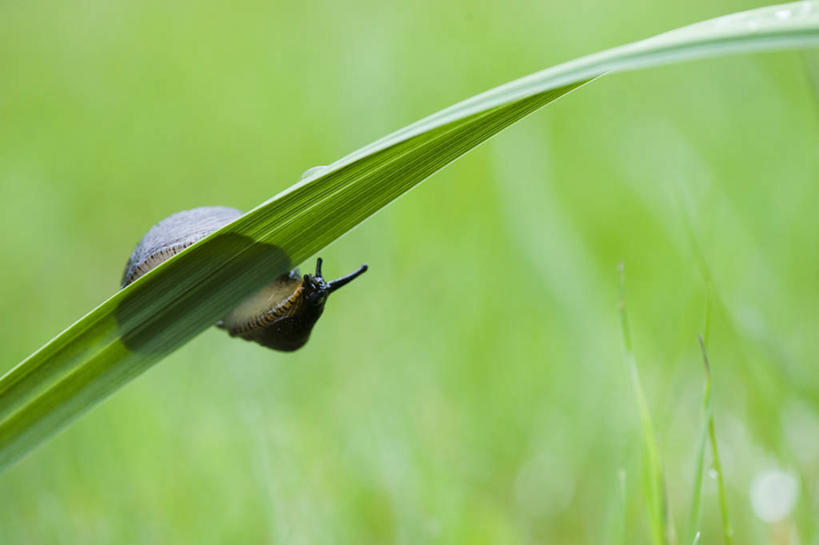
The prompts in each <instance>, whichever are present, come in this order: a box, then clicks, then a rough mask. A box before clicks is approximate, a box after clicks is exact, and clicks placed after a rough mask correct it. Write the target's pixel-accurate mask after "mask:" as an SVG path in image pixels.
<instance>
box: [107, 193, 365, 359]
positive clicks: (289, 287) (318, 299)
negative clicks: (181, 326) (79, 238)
mask: <svg viewBox="0 0 819 545" xmlns="http://www.w3.org/2000/svg"><path fill="white" fill-rule="evenodd" d="M241 215H242V213H241V212H240V211H239V210H236V209H235V208H227V207H223V206H206V207H201V208H194V209H193V210H185V211H182V212H177V213H176V214H173V215H171V216H168V217H167V218H165V219H163V220H162V221H160V222H159V223H157V224H156V225H154V226H153V227H151V229H150V230H148V232H147V233H145V236H144V237H142V240H140V241H139V243H138V244H137V245H136V248H134V251H133V252H131V257H130V258H129V259H128V264H127V265H126V267H125V273H124V274H123V276H122V287H123V288H124V287H125V286H127V285H128V284H130V283H131V282H133V281H135V280H136V279H137V278H139V277H140V276H142V275H143V274H145V273H147V272H148V271H150V270H151V269H153V268H154V267H156V266H157V265H159V264H160V263H162V262H163V261H165V260H166V259H168V258H170V257H171V256H174V255H176V254H178V253H179V252H181V251H182V250H184V249H185V248H187V247H188V246H190V245H191V244H193V243H195V242H197V241H199V240H201V239H203V238H205V237H206V236H208V235H209V234H211V233H213V232H214V231H216V230H218V229H220V228H221V227H224V226H225V225H227V224H228V223H230V222H231V221H233V220H235V219H236V218H238V217H239V216H241ZM321 265H322V260H321V258H319V259H318V261H317V262H316V273H315V274H305V275H304V276H300V275H299V271H298V269H293V270H292V271H290V272H289V273H287V274H283V275H281V276H279V277H277V278H275V279H273V281H272V282H271V283H270V284H268V285H267V286H265V287H264V288H263V289H262V290H261V291H259V292H258V293H256V294H254V295H253V296H251V297H249V298H248V299H246V300H244V301H242V302H241V303H240V304H239V305H238V306H237V307H236V308H235V309H234V310H233V311H232V312H231V313H230V314H228V315H227V316H225V317H224V318H223V319H222V320H221V321H220V322H219V323H217V324H216V325H217V326H218V327H221V328H222V329H226V330H227V332H228V333H229V334H230V336H231V337H241V338H243V339H245V340H248V341H254V342H257V343H259V344H261V345H262V346H266V347H268V348H272V349H274V350H281V351H285V352H292V351H293V350H298V349H299V348H301V347H302V346H304V345H305V343H307V340H308V339H309V338H310V333H311V332H312V330H313V326H314V325H315V324H316V322H317V321H318V319H319V318H320V317H321V314H322V312H323V311H324V304H325V303H326V302H327V297H328V296H329V295H330V294H331V293H333V292H334V291H336V290H337V289H339V288H340V287H342V286H344V285H345V284H347V283H349V282H350V281H351V280H353V279H354V278H356V277H358V276H359V275H361V274H362V273H364V272H365V271H366V270H367V265H362V266H361V267H360V268H359V269H358V270H356V271H354V272H352V273H350V274H348V275H346V276H343V277H341V278H339V279H337V280H333V281H332V282H326V281H325V280H324V277H323V276H322V274H321Z"/></svg>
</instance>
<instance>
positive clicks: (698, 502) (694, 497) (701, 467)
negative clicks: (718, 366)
mask: <svg viewBox="0 0 819 545" xmlns="http://www.w3.org/2000/svg"><path fill="white" fill-rule="evenodd" d="M706 315H707V314H706ZM706 321H707V320H706ZM699 341H700V346H701V348H702V353H703V356H705V341H703V339H702V337H699ZM704 362H705V393H704V394H703V405H704V407H705V411H704V414H705V417H704V419H703V426H702V434H701V435H700V442H699V446H698V447H697V459H696V460H697V461H696V464H695V466H694V490H693V491H692V493H691V509H690V511H689V518H688V537H687V540H686V542H687V543H690V544H691V545H696V543H698V542H699V540H700V538H701V537H700V530H699V526H700V520H701V514H702V480H703V479H702V478H703V474H704V473H705V446H706V445H707V444H708V430H709V423H710V422H711V410H712V409H711V370H710V368H709V367H708V363H707V362H708V359H707V358H705V359H704Z"/></svg>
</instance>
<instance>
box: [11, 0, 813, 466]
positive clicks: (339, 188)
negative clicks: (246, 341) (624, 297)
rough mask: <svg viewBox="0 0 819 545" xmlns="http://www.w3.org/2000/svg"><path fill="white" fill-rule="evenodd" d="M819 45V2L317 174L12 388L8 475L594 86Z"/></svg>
mask: <svg viewBox="0 0 819 545" xmlns="http://www.w3.org/2000/svg"><path fill="white" fill-rule="evenodd" d="M783 14H785V15H786V16H784V17H783ZM813 45H819V2H817V1H816V0H812V1H808V2H799V3H795V4H789V5H783V6H774V7H768V8H761V9H757V10H752V11H749V12H744V13H738V14H734V15H730V16H727V17H720V18H718V19H714V20H711V21H706V22H703V23H699V24H696V25H691V26H688V27H685V28H681V29H678V30H675V31H672V32H668V33H665V34H661V35H658V36H656V37H654V38H650V39H648V40H642V41H639V42H635V43H632V44H628V45H625V46H621V47H617V48H613V49H610V50H607V51H603V52H601V53H597V54H594V55H589V56H587V57H583V58H580V59H576V60H574V61H570V62H567V63H565V64H561V65H558V66H555V67H553V68H549V69H547V70H544V71H541V72H538V73H535V74H532V75H530V76H527V77H524V78H521V79H518V80H515V81H513V82H510V83H507V84H505V85H502V86H500V87H497V88H495V89H492V90H490V91H487V92H485V93H482V94H480V95H476V96H475V97H472V98H470V99H467V100H465V101H463V102H461V103H459V104H456V105H454V106H451V107H449V108H446V109H444V110H442V111H440V112H438V113H436V114H433V115H431V116H429V117H427V118H425V119H422V120H420V121H418V122H416V123H413V124H411V125H409V126H407V127H405V128H403V129H401V130H399V131H396V132H394V133H392V134H390V135H388V136H386V137H384V138H382V139H380V140H377V141H376V142H374V143H372V144H370V145H368V146H365V147H363V148H361V149H360V150H357V151H355V152H353V153H352V154H350V155H348V156H346V157H344V158H342V159H340V160H339V161H336V162H335V163H333V164H332V165H330V166H328V167H327V168H325V169H322V170H320V171H314V172H313V173H311V174H310V175H309V176H307V177H305V178H304V179H303V180H301V181H299V182H298V183H297V184H295V185H294V186H292V187H290V188H289V189H287V190H286V191H284V192H282V193H281V194H279V195H277V196H275V197H274V198H272V199H270V200H269V201H267V202H265V203H263V204H261V205H260V206H258V207H257V208H255V209H254V210H252V211H250V212H249V213H247V214H245V215H244V216H242V217H241V218H239V219H237V220H236V221H235V222H233V223H232V224H230V225H228V226H226V227H224V228H223V229H221V230H220V231H218V232H217V233H214V234H213V235H211V236H210V237H208V238H206V239H204V240H203V241H201V242H199V243H197V244H195V245H193V246H191V247H190V248H188V249H187V250H185V251H183V252H181V253H180V254H178V255H176V256H174V257H173V258H171V259H169V260H168V261H167V262H165V263H163V264H162V265H160V266H159V267H157V268H156V269H154V270H153V271H151V272H150V273H148V274H146V275H145V276H143V277H142V278H141V279H140V280H138V281H137V282H134V283H133V284H131V285H130V286H128V287H127V288H126V289H124V290H122V291H121V292H119V293H117V294H115V295H114V296H113V297H111V298H110V299H109V300H108V301H106V302H104V303H103V304H102V305H100V306H99V307H97V308H96V309H94V310H93V311H91V312H90V313H89V314H87V315H86V316H85V317H83V318H82V319H80V320H79V321H78V322H76V323H75V324H74V325H72V326H71V327H69V328H68V329H67V330H65V331H64V332H63V333H61V334H60V335H58V336H57V337H55V338H54V339H52V340H51V341H50V342H49V343H48V344H46V345H45V346H44V347H43V348H41V349H40V350H39V351H37V352H35V353H34V354H33V355H31V356H30V357H29V358H27V359H26V360H24V361H23V362H22V363H20V364H19V365H18V366H17V367H15V368H14V369H12V370H11V371H10V372H8V373H7V374H6V375H5V376H4V377H3V378H2V379H0V419H2V420H0V468H2V467H5V466H7V465H8V464H9V463H11V462H12V461H13V460H15V459H17V458H18V457H20V456H22V455H23V454H24V453H26V452H27V451H28V450H30V449H31V448H32V447H33V446H34V445H36V444H37V443H38V442H40V441H42V440H43V439H44V438H46V437H48V436H49V435H51V434H53V433H55V432H56V431H57V430H59V429H60V428H62V427H63V426H64V425H66V424H67V423H68V422H69V421H71V420H72V419H73V418H76V417H77V416H78V415H79V414H81V413H82V412H83V411H85V410H87V409H88V408H90V407H91V406H93V405H94V404H96V403H98V402H100V401H101V400H102V399H104V398H105V397H106V396H108V395H110V394H111V393H112V392H113V391H115V390H116V389H117V388H119V387H121V386H122V385H124V384H125V383H127V382H128V381H129V380H131V379H132V378H133V377H135V376H137V375H139V374H140V373H141V372H143V371H144V370H145V369H147V368H148V367H150V366H151V365H152V364H153V363H155V362H156V361H158V360H160V359H161V358H162V357H163V356H165V355H166V354H168V353H170V352H171V351H173V350H174V349H176V348H177V347H179V346H181V345H182V344H184V343H185V342H187V341H188V340H190V339H191V338H193V337H194V336H195V335H196V334H198V333H199V332H201V331H203V330H204V329H205V328H207V327H208V326H209V325H210V324H213V323H214V322H215V321H216V320H218V319H219V318H220V317H221V316H223V315H224V314H226V313H227V312H228V311H229V310H230V309H231V308H232V307H233V306H235V304H236V302H237V301H241V300H242V299H243V298H245V297H247V296H248V295H250V294H251V293H253V292H254V291H257V290H258V289H260V288H261V287H262V286H263V285H264V284H265V283H267V282H268V281H269V280H270V278H273V277H274V276H276V275H277V274H280V273H282V272H285V271H287V270H288V269H289V268H291V267H292V266H293V265H295V264H298V263H299V262H301V261H303V260H304V259H306V258H307V257H309V256H310V255H312V254H313V253H315V252H317V251H318V250H320V249H321V248H323V247H324V246H326V245H327V244H329V243H330V242H332V241H333V240H335V239H337V238H339V237H340V236H342V235H343V234H344V233H346V232H347V231H349V230H350V229H352V228H353V227H354V226H356V225H357V224H358V223H360V222H361V221H363V220H364V219H366V218H367V217H369V216H371V215H372V214H374V213H375V212H377V211H378V210H379V209H381V208H383V207H384V206H386V205H387V204H388V203H390V202H391V201H393V200H394V199H396V198H397V197H399V196H400V195H401V194H403V193H405V192H406V191H408V190H409V189H411V188H412V187H414V186H415V185H417V184H418V183H419V182H421V181H422V180H424V179H425V178H426V177H428V176H430V175H431V174H433V173H434V172H435V171H437V170H439V169H441V168H443V167H444V166H446V165H447V164H448V163H450V162H452V161H454V160H455V159H457V158H458V157H460V156H461V155H463V154H465V153H466V152H468V151H469V150H470V149H472V148H474V147H475V146H477V145H478V144H480V143H481V142H484V141H485V140H487V139H488V138H490V137H491V136H492V135H494V134H496V133H497V132H499V131H501V130H503V129H504V128H506V127H508V126H509V125H511V124H512V123H514V122H515V121H517V120H519V119H521V118H523V117H525V116H527V115H528V114H530V113H532V112H533V111H535V110H537V109H539V108H541V107H542V106H544V105H546V104H548V103H549V102H552V101H554V100H556V99H557V98H559V97H560V96H563V95H565V94H567V93H569V92H570V91H572V90H574V89H576V88H578V87H579V86H581V85H583V84H584V83H586V82H588V81H590V80H592V79H594V78H596V77H598V76H600V75H602V74H605V73H610V72H615V71H624V70H633V69H637V68H645V67H648V66H656V65H661V64H667V63H670V62H681V61H684V60H690V59H696V58H702V57H708V56H715V55H725V54H730V53H739V52H751V51H762V50H774V49H783V48H794V47H809V46H813Z"/></svg>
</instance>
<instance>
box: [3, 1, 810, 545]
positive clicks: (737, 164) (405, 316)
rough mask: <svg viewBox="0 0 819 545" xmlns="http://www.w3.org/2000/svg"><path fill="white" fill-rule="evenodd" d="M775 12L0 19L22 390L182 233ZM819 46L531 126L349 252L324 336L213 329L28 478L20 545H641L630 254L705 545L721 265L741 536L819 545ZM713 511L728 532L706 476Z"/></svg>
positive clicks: (725, 385)
mask: <svg viewBox="0 0 819 545" xmlns="http://www.w3.org/2000/svg"><path fill="white" fill-rule="evenodd" d="M760 5H763V4H762V3H760V2H743V1H739V0H734V1H724V0H717V1H714V0H710V1H705V0H695V1H692V2H685V3H682V2H680V3H667V2H649V1H646V0H623V1H620V2H611V1H603V0H579V1H577V2H563V3H552V2H515V1H510V2H489V1H485V0H484V1H461V2H440V1H431V0H421V1H417V2H413V3H407V4H404V5H395V6H389V5H385V4H384V3H381V2H346V3H338V2H331V1H324V2H307V3H305V4H299V3H295V2H292V3H279V4H276V3H268V2H254V1H243V2H235V3H228V2H224V3H220V2H174V3H168V2H159V1H146V2H107V3H105V2H70V3H68V2H67V3H59V2H58V3H54V2H44V1H41V0H35V1H31V2H14V1H11V2H9V1H7V2H2V3H0V228H2V231H3V236H2V237H0V256H2V273H0V274H2V282H0V313H2V315H3V316H4V317H5V318H4V321H3V323H4V327H2V328H0V372H5V371H6V370H8V369H10V368H11V367H12V366H13V365H15V364H16V363H17V362H18V361H20V360H21V359H23V358H24V357H26V356H27V355H28V354H29V353H31V352H32V351H33V350H35V349H36V348H37V347H39V346H40V345H41V344H43V343H44V342H46V341H47V340H48V339H50V338H51V337H52V336H54V335H56V334H57V333H58V332H59V331H61V330H62V329H63V328H65V327H66V326H67V325H69V324H70V323H72V322H73V321H74V320H76V319H77V318H79V317H80V316H82V315H83V314H84V313H85V312H87V311H88V310H90V309H91V308H93V307H94V306H96V305H97V304H99V303H101V302H102V301H103V300H105V299H106V298H107V297H108V296H109V295H111V294H112V293H113V292H114V291H115V290H116V289H117V288H118V283H119V279H120V275H121V273H122V269H123V267H124V265H125V261H126V258H127V256H128V254H129V253H130V251H131V249H132V248H133V246H134V244H135V243H136V242H137V240H138V239H139V238H140V237H141V236H142V234H143V233H144V232H145V231H146V230H147V229H148V228H149V227H150V226H151V225H152V224H154V223H155V222H156V221H158V220H159V219H161V218H163V217H165V216H166V215H168V214H171V213H173V212H176V211H179V210H182V209H187V208H192V207H196V206H203V205H217V204H220V205H227V206H234V207H238V208H241V209H249V208H251V207H253V206H255V205H256V204H258V203H259V202H261V201H263V200H265V199H267V198H268V197H270V196H272V195H274V194H275V193H277V192H279V191H280V190H282V189H284V188H285V187H287V186H288V185H290V184H292V183H293V182H294V181H296V180H297V179H298V177H299V175H300V174H301V172H302V171H304V170H305V169H307V168H309V167H311V166H313V165H316V164H325V163H328V162H330V161H333V160H335V159H337V158H338V157H340V156H342V155H344V154H346V153H348V152H350V151H352V150H354V149H356V148H358V147H360V146H362V145H364V144H366V143H368V142H370V141H372V140H375V139H376V138H378V137H380V136H382V135H384V134H386V133H388V132H390V131H392V130H394V129H397V128H399V127H401V126H403V125H406V124H408V123H410V122H412V121H414V120H416V119H418V118H420V117H422V116H424V115H426V114H429V113H431V112H433V111H435V110H437V109H440V108H442V107H444V106H447V105H449V104H451V103H453V102H456V101H458V100H460V99H462V98H465V97H467V96H470V95H472V94H475V93H477V92H479V91H482V90H484V89H486V88H488V87H490V86H493V85H497V84H500V83H503V82H504V81H507V80H509V79H512V78H515V77H518V76H521V75H524V74H527V73H529V72H532V71H535V70H537V69H540V68H544V67H547V66H550V65H552V64H556V63H558V62H561V61H564V60H568V59H571V58H574V57H576V56H579V55H582V54H585V53H590V52H594V51H596V50H599V49H603V48H606V47H610V46H613V45H617V44H620V43H624V42H628V41H632V40H635V39H638V38H643V37H647V36H649V35H652V34H655V33H658V32H661V31H664V30H668V29H671V28H675V27H678V26H681V25H684V24H687V23H692V22H696V21H698V20H701V19H705V18H709V17H714V16H717V15H721V14H725V13H729V12H732V11H738V10H742V9H748V8H752V7H757V6H760ZM811 55H814V56H811ZM815 59H816V57H815V53H813V54H804V53H795V52H789V53H775V54H763V55H754V56H740V57H731V58H726V59H718V60H710V61H702V62H696V63H689V64H685V65H679V66H673V67H666V68H660V69H652V70H648V71H644V72H635V73H629V74H625V75H617V76H613V77H608V78H604V79H602V80H600V81H598V82H595V83H593V84H591V85H589V86H587V87H585V88H583V89H581V90H579V91H578V92H576V93H574V94H571V95H569V96H568V97H566V98H565V99H562V100H560V101H559V102H558V103H557V104H554V105H552V106H549V107H547V108H546V109H545V110H544V111H543V112H539V113H537V114H535V115H534V116H533V117H531V118H530V119H527V120H525V121H524V122H522V123H520V124H519V125H517V126H515V127H513V128H511V129H510V130H508V131H506V132H505V133H502V134H501V135H500V136H499V137H497V138H496V139H494V140H493V141H491V142H490V143H489V144H487V145H484V146H482V147H480V148H479V149H478V150H476V151H475V152H473V153H471V154H469V155H468V156H467V157H465V158H463V159H461V160H460V161H458V162H456V163H455V164H454V165H452V166H451V167H449V168H447V169H445V170H444V171H443V172H441V173H439V174H437V175H436V176H434V177H433V178H432V179H431V180H430V181H428V182H427V183H425V184H423V186H422V187H421V188H419V189H418V190H416V191H413V192H411V193H410V194H409V195H408V196H406V197H405V198H403V199H401V200H400V201H399V202H398V203H396V204H395V205H393V206H391V207H389V209H388V210H387V211H386V212H383V213H381V214H378V215H377V216H376V217H374V218H373V219H371V220H370V221H368V222H366V223H365V224H363V225H362V226H361V227H359V228H358V229H356V230H355V231H353V232H352V233H350V234H349V235H347V236H346V237H344V238H343V239H341V240H340V241H338V242H337V243H336V244H334V245H333V246H332V247H330V248H328V249H327V250H326V251H324V252H322V256H323V257H324V258H325V259H326V264H325V271H326V273H327V274H328V276H336V275H339V274H341V273H345V272H347V271H349V270H352V269H353V268H354V267H356V266H357V265H359V264H360V263H361V262H367V263H369V264H370V267H371V270H370V272H369V273H367V275H366V276H365V277H364V278H362V279H361V280H359V281H358V282H356V283H355V284H354V285H352V286H351V287H349V288H346V289H345V290H344V291H342V292H340V294H339V295H336V296H334V297H333V299H332V301H331V302H330V303H329V305H328V308H327V312H326V313H325V317H324V318H323V319H322V320H321V322H320V323H319V324H318V326H317V328H316V331H315V332H314V337H313V339H312V341H311V342H310V343H309V344H308V345H307V347H306V348H305V349H303V350H301V351H300V352H297V353H294V354H280V353H274V352H271V351H267V350H264V349H262V348H260V347H259V346H256V345H251V344H249V343H243V342H239V341H236V340H230V339H228V338H227V336H226V335H225V334H224V333H223V332H220V331H217V330H216V329H212V330H210V331H208V332H206V333H205V334H203V335H202V336H200V337H199V338H197V339H196V340H195V341H193V342H191V343H189V344H188V345H187V346H185V347H184V348H183V349H181V350H179V351H177V352H176V353H174V354H173V355H172V356H170V357H168V358H167V359H166V360H164V361H163V362H161V364H159V365H157V366H156V367H155V368H153V369H151V370H150V371H149V372H148V373H146V374H145V375H144V376H142V377H140V378H139V379H137V380H136V381H134V382H133V383H132V384H130V385H129V386H127V387H126V388H125V389H123V390H121V391H120V392H118V393H117V394H116V395H114V396H113V397H112V398H111V399H109V400H108V401H106V402H105V403H104V404H102V405H101V406H99V407H97V408H96V409H94V410H93V411H92V412H91V413H89V414H87V415H86V416H84V417H83V418H82V419H80V420H79V421H78V422H76V423H75V424H74V425H72V426H70V427H69V428H68V429H67V430H66V431H64V432H63V433H61V434H60V435H58V436H57V437H56V438H55V439H53V440H51V441H49V442H47V443H46V444H44V445H43V446H41V447H40V448H38V449H37V450H36V451H35V452H33V453H32V454H31V455H29V456H28V457H27V458H25V459H24V460H23V461H21V462H19V463H18V464H16V465H15V466H13V467H11V468H9V469H8V470H6V471H5V472H4V473H3V474H2V475H0V543H3V544H4V545H5V544H16V543H27V544H33V543H85V544H95V543H100V544H103V543H106V544H107V543H146V544H156V543H201V544H208V543H294V544H301V543H328V544H330V543H401V544H416V543H475V544H480V543H487V544H489V543H492V544H495V543H557V544H560V543H565V544H575V543H611V542H616V541H617V540H619V539H621V536H623V535H624V538H623V540H624V542H626V543H643V542H647V541H648V539H649V537H648V517H647V515H646V510H645V498H644V496H643V494H642V491H641V484H640V471H639V467H640V428H639V418H638V414H637V410H636V401H635V398H634V396H633V393H632V390H631V385H630V383H629V381H628V377H627V374H626V372H625V368H624V366H623V363H622V337H621V334H620V328H619V322H618V317H617V313H616V300H617V276H616V266H617V263H618V262H620V261H623V262H625V264H626V271H627V292H628V296H627V297H628V307H629V312H630V316H631V320H632V328H633V338H634V344H635V354H636V358H637V362H638V365H639V367H640V370H641V373H642V377H643V381H644V386H645V389H646V392H647V397H648V401H649V403H650V406H651V409H652V413H653V418H654V424H655V427H656V429H657V435H658V441H659V447H660V451H661V455H662V456H663V461H664V465H665V473H666V478H667V482H668V492H669V498H670V502H671V509H672V511H673V514H674V518H675V521H676V523H677V529H678V532H679V533H680V534H682V536H684V530H685V525H684V521H685V520H686V519H687V516H688V506H689V502H690V495H691V491H692V477H693V472H694V463H695V456H696V450H697V444H698V441H699V437H700V433H701V428H702V425H701V422H702V408H701V407H702V389H703V382H704V373H703V367H702V363H701V359H700V355H699V349H698V346H697V341H696V335H697V334H698V333H700V332H702V331H703V327H704V315H705V306H706V287H705V286H706V284H705V279H704V274H703V268H704V265H703V263H705V266H707V268H708V269H709V270H710V272H711V274H712V276H713V280H714V293H715V302H714V316H713V324H712V329H711V347H710V348H711V350H710V355H711V360H712V366H713V376H714V385H713V395H714V403H715V412H716V425H717V434H718V435H719V438H720V444H719V446H720V449H721V454H722V457H723V464H724V466H725V478H726V481H727V486H728V493H729V498H728V499H729V510H730V514H731V517H732V520H733V523H734V527H735V529H736V534H737V538H736V542H737V543H810V544H817V543H819V370H817V357H818V356H819V311H817V308H818V307H819V250H818V249H817V248H818V247H819V245H818V244H817V243H818V242H819V214H818V213H817V206H819V184H817V183H816V181H817V176H819V153H817V147H818V146H819V108H817V98H816V94H815V82H812V80H811V77H810V67H811V66H813V67H814V68H815V67H816V66H817V64H816V60H815ZM312 266H313V265H312V263H310V264H306V265H305V267H306V268H308V269H309V268H312ZM774 469H776V470H779V471H781V472H784V475H787V476H788V479H790V480H788V479H786V481H787V482H789V483H791V485H793V484H795V490H793V491H791V494H784V496H790V499H791V500H792V502H793V507H792V508H789V509H784V507H788V505H787V503H788V502H787V500H788V497H779V496H776V495H772V494H770V493H769V492H770V490H769V489H766V488H764V486H763V487H762V489H761V490H763V492H764V493H763V496H764V497H762V501H763V502H764V501H766V500H767V501H771V500H772V501H774V502H775V503H776V502H778V504H777V505H779V506H780V507H783V506H784V507H783V510H784V512H785V514H783V515H782V516H780V517H778V518H779V519H780V520H778V521H776V522H765V521H763V520H762V519H761V518H760V516H759V508H758V506H757V508H755V505H756V504H755V503H754V501H759V500H760V498H759V497H757V498H756V500H754V493H753V492H752V491H753V490H757V492H756V494H757V496H758V495H759V486H757V485H759V483H760V480H759V479H760V476H763V475H766V474H767V475H770V473H766V472H770V471H771V470H774ZM623 484H625V486H623ZM760 486H761V485H760ZM755 487H756V488H755ZM785 488H787V486H785ZM766 491H767V492H766ZM752 500H754V501H752ZM703 509H704V513H703V536H702V541H701V543H721V542H722V537H721V529H720V518H719V511H718V508H717V501H716V486H715V481H713V480H712V479H710V478H706V481H705V483H704V498H703ZM763 518H765V516H764V515H763ZM768 518H770V517H768ZM774 518H776V517H774ZM682 536H681V537H682Z"/></svg>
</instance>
